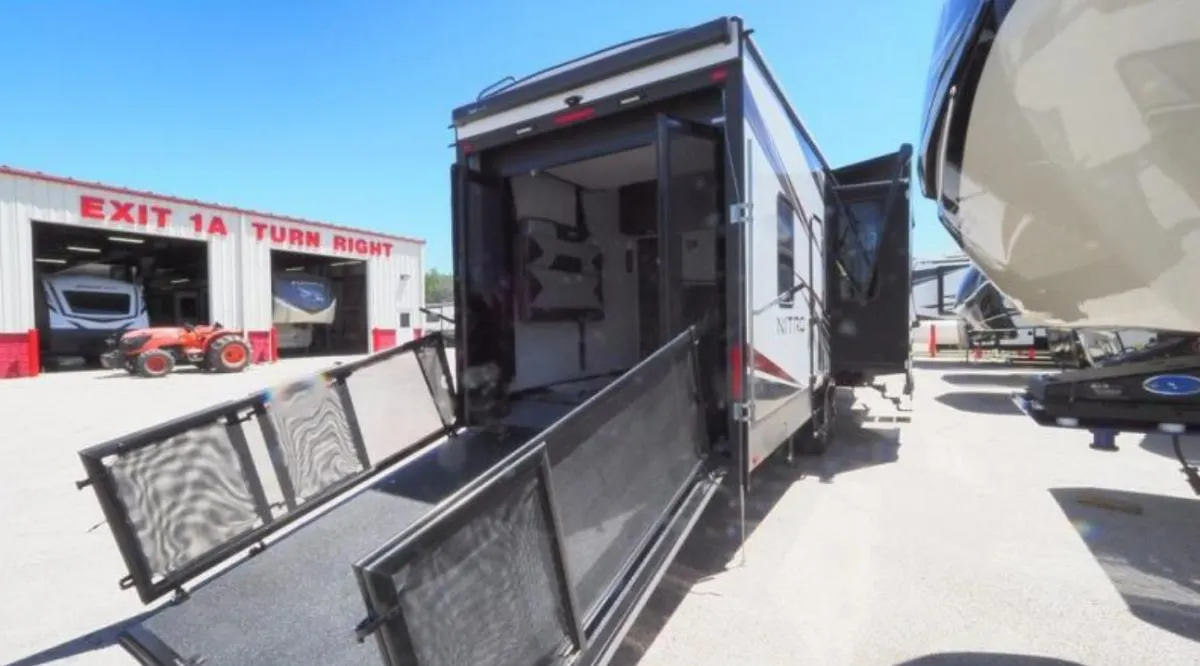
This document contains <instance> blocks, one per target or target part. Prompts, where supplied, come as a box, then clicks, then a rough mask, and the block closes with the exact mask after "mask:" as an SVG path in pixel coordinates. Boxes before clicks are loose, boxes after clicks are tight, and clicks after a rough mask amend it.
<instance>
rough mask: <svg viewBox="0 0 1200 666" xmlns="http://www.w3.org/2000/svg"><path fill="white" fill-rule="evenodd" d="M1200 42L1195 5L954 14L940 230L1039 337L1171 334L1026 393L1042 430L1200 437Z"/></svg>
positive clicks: (944, 76) (1073, 3)
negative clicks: (1046, 331) (1039, 327)
mask: <svg viewBox="0 0 1200 666" xmlns="http://www.w3.org/2000/svg"><path fill="white" fill-rule="evenodd" d="M1197 44H1200V3H1196V2H1193V1H1190V0H1070V1H1068V0H947V2H945V5H944V9H943V14H942V18H941V25H940V26H939V28H938V31H937V37H936V45H937V46H936V47H935V51H934V56H933V60H932V62H931V64H930V77H929V81H928V84H927V94H926V100H925V108H924V119H923V123H922V132H921V142H920V143H921V148H920V160H919V164H918V169H917V172H918V175H919V179H920V182H921V190H922V193H923V194H924V195H925V196H926V197H929V198H931V199H934V200H935V201H936V202H937V204H938V209H939V216H938V217H939V219H940V220H941V221H942V223H943V224H944V225H945V226H946V229H947V230H948V231H949V233H950V234H951V236H952V237H953V238H954V239H955V240H956V241H957V242H958V244H959V245H960V246H961V247H962V248H963V250H964V251H965V252H966V253H967V254H968V255H969V256H970V257H971V259H972V261H974V263H975V265H977V266H978V267H979V268H980V269H982V270H983V272H984V273H985V274H986V275H987V277H988V278H989V279H990V280H991V281H992V282H994V283H995V286H996V287H997V288H998V289H999V291H1000V292H1002V293H1003V294H1005V295H1006V296H1008V297H1010V298H1011V299H1012V300H1013V302H1014V303H1015V305H1016V306H1017V307H1018V308H1019V309H1020V311H1021V312H1023V313H1024V314H1025V315H1026V316H1028V317H1030V318H1031V319H1034V320H1035V321H1037V322H1038V323H1043V324H1049V325H1056V326H1062V327H1071V328H1075V329H1099V330H1120V331H1122V332H1123V331H1125V330H1128V329H1141V330H1151V331H1158V332H1161V333H1162V334H1161V335H1159V336H1158V338H1159V340H1158V342H1156V343H1155V344H1152V345H1150V346H1149V347H1148V348H1147V349H1144V350H1141V351H1139V352H1138V353H1136V354H1128V355H1121V356H1120V359H1119V361H1120V362H1110V363H1107V364H1106V365H1104V366H1103V367H1098V368H1091V369H1086V370H1078V371H1070V372H1065V373H1062V374H1061V375H1055V376H1040V377H1037V378H1035V379H1033V380H1031V382H1030V386H1029V390H1028V391H1027V392H1026V393H1025V394H1023V395H1021V396H1018V397H1017V402H1018V405H1020V406H1021V407H1022V408H1023V409H1025V410H1026V412H1027V413H1029V414H1030V415H1031V416H1032V417H1033V418H1034V419H1035V420H1037V421H1038V422H1039V423H1042V424H1045V425H1057V426H1064V427H1082V428H1090V429H1093V430H1109V431H1112V430H1134V431H1166V432H1170V433H1173V434H1178V433H1182V432H1200V299H1198V298H1197V297H1196V285H1197V284H1200V244H1198V243H1197V242H1196V241H1195V238H1196V236H1197V233H1196V232H1197V229H1198V228H1200V227H1198V226H1197V220H1200V158H1198V157H1197V156H1198V155H1200V143H1198V142H1197V137H1198V136H1200V133H1197V131H1196V129H1197V128H1196V109H1197V107H1198V105H1200V92H1198V91H1200V68H1197V67H1196V66H1195V63H1196V60H1197V56H1198V54H1200V51H1198V50H1197ZM1031 45H1036V46H1035V47H1031ZM1184 466H1185V469H1188V470H1192V472H1190V473H1189V478H1190V479H1192V480H1193V482H1194V486H1195V487H1196V488H1197V492H1200V473H1196V472H1195V470H1193V468H1192V466H1190V465H1188V464H1187V463H1186V462H1185V463H1184Z"/></svg>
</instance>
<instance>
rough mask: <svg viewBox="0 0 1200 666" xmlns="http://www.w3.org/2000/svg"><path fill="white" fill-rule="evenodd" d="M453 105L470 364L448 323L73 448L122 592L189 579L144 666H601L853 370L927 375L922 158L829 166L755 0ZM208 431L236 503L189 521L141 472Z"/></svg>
mask: <svg viewBox="0 0 1200 666" xmlns="http://www.w3.org/2000/svg"><path fill="white" fill-rule="evenodd" d="M453 120H454V127H455V130H456V134H457V137H456V139H457V140H456V146H457V159H456V162H455V164H454V165H453V167H452V169H451V177H452V179H453V188H452V189H453V235H454V249H455V278H456V279H455V284H456V293H455V303H454V305H455V308H454V318H455V334H456V337H457V342H458V344H457V353H456V368H455V370H454V372H453V373H451V372H450V371H449V370H448V368H446V367H445V366H446V354H445V353H444V348H443V347H442V344H443V343H442V338H441V336H440V334H437V333H434V334H431V335H428V336H425V337H423V338H421V339H419V340H415V341H413V342H410V343H408V344H406V345H402V346H400V347H398V348H395V349H392V350H387V351H383V352H379V353H377V354H374V355H372V356H369V357H367V358H366V359H363V360H359V361H354V362H351V363H346V364H343V365H340V366H337V367H335V368H332V369H330V370H329V371H327V372H326V373H323V374H322V376H321V377H322V379H321V381H317V382H313V381H307V382H299V383H297V385H296V386H294V387H280V388H276V389H274V390H272V391H271V392H269V393H263V394H256V395H254V396H250V397H249V398H246V399H244V400H242V401H235V402H230V403H226V404H223V405H219V406H217V407H214V408H212V409H211V410H208V411H207V412H205V413H203V414H199V415H192V416H190V417H187V418H186V419H182V420H179V421H175V422H172V423H171V424H167V425H165V426H161V427H158V428H156V429H151V430H149V431H145V432H143V433H138V434H135V435H132V436H127V437H124V438H122V439H121V440H120V441H119V442H114V443H110V444H105V445H100V446H98V447H95V448H93V449H89V450H87V451H84V452H83V453H82V456H83V460H84V464H85V467H86V468H87V470H88V479H87V481H85V482H83V483H85V484H88V485H90V486H92V487H93V488H94V489H95V491H96V493H97V495H98V497H99V498H100V501H101V505H102V507H104V509H105V513H106V516H107V517H108V524H109V525H110V526H111V527H112V528H113V531H114V535H115V536H116V539H117V542H118V544H119V545H120V547H121V550H122V553H123V555H124V556H125V560H126V562H127V563H128V564H129V572H130V575H129V578H128V579H127V584H128V585H129V586H132V587H134V588H136V589H137V590H138V591H139V593H140V595H141V597H142V598H143V599H144V600H146V601H149V600H153V599H155V598H157V597H159V596H162V595H165V594H169V593H171V592H172V591H175V592H176V595H177V597H178V602H177V603H175V604H172V605H170V606H166V607H164V608H163V609H161V610H158V611H156V612H155V613H153V614H152V615H151V616H150V617H148V618H147V619H144V620H141V621H140V622H138V623H137V624H136V626H134V627H132V628H130V629H128V630H126V631H125V632H124V637H123V641H124V642H125V644H126V645H127V646H128V647H129V649H130V650H133V651H134V652H136V653H137V654H138V655H139V656H141V657H142V658H143V659H144V660H145V661H147V662H148V663H160V664H161V663H179V662H178V660H179V659H180V658H182V659H184V660H186V659H194V660H203V661H204V663H206V664H212V665H213V666H217V665H219V664H235V663H247V662H253V663H257V664H269V663H321V664H360V663H372V662H374V663H377V660H378V658H379V655H382V657H383V660H384V662H385V663H388V664H414V663H419V664H430V665H433V664H455V665H457V664H472V665H478V666H487V665H497V666H501V665H503V666H518V665H520V666H525V665H527V664H539V663H545V664H550V663H555V664H557V663H563V664H567V663H570V664H585V665H586V664H602V663H605V662H606V661H607V660H608V659H609V658H610V657H611V656H612V654H613V652H614V650H615V649H616V647H617V646H618V645H619V644H620V642H621V639H622V636H623V635H624V634H625V632H626V631H627V630H628V629H629V627H630V625H631V623H632V622H633V620H634V619H635V618H636V616H637V614H638V611H639V609H640V608H641V607H642V605H643V604H644V603H645V602H646V600H647V598H648V597H649V594H650V593H651V592H652V591H653V589H654V587H655V585H656V583H657V581H658V580H659V579H660V577H661V576H662V575H663V573H664V572H665V570H666V567H667V566H668V565H669V564H670V562H671V560H672V558H673V557H674V554H675V552H676V551H677V550H678V548H679V547H680V546H681V545H682V543H683V540H684V538H685V537H686V536H687V535H688V533H689V532H690V531H691V529H692V526H693V525H694V524H695V523H696V521H697V520H698V518H699V516H700V512H701V511H702V510H703V509H704V507H705V505H706V504H707V503H708V502H709V500H710V499H711V498H712V497H713V496H714V495H715V494H716V492H717V490H718V487H719V486H720V485H721V483H722V481H723V480H725V479H729V480H731V486H732V487H733V488H734V489H735V492H737V491H739V490H740V491H741V493H742V494H743V498H744V493H745V492H746V488H747V486H748V485H749V483H750V480H751V474H752V471H753V470H754V469H755V468H756V467H757V466H759V465H761V464H763V463H764V462H765V461H766V460H767V459H768V458H769V457H770V456H772V454H773V453H774V452H775V451H777V450H779V449H785V450H788V451H790V450H791V449H792V447H796V446H805V447H808V448H811V449H813V450H820V449H821V448H822V446H823V445H822V444H821V441H822V439H823V437H824V436H825V435H826V434H827V433H828V426H829V421H830V419H831V416H832V415H831V408H830V403H831V398H832V395H831V393H832V391H833V387H834V386H835V381H836V380H837V379H838V378H839V377H843V378H846V379H847V380H850V379H858V380H861V379H863V378H868V377H871V376H874V375H877V374H892V373H903V372H905V371H906V370H907V368H908V361H909V337H908V336H909V335H910V329H909V320H910V313H909V310H908V301H909V286H910V285H909V273H910V265H911V263H910V249H909V230H910V226H911V218H910V215H909V202H908V200H907V196H906V189H907V187H906V182H907V176H906V173H907V169H908V164H907V161H908V154H909V151H908V150H907V148H905V147H902V149H901V150H900V151H899V152H898V153H896V154H894V155H888V156H884V157H881V158H877V159H873V160H867V161H864V162H859V163H857V164H854V165H851V166H850V167H846V168H841V169H833V168H830V167H829V166H828V164H827V163H826V161H825V160H824V158H823V157H822V156H821V153H820V151H819V150H818V149H817V147H816V145H815V144H814V143H813V142H812V140H811V138H810V137H809V135H808V132H807V131H806V130H805V128H804V126H803V124H802V123H801V122H800V119H799V117H798V116H797V115H796V113H795V111H794V109H793V108H792V107H791V105H790V104H789V103H788V101H787V100H786V98H785V97H784V96H783V94H782V92H781V91H780V88H779V85H778V82H777V81H776V79H775V78H774V76H773V75H772V74H771V72H770V70H769V69H768V68H767V65H766V62H765V61H764V60H763V58H762V56H761V54H760V53H759V52H758V49H757V47H756V46H755V45H754V42H753V40H752V39H751V38H750V36H749V33H748V32H747V31H746V30H745V28H744V26H743V25H742V22H741V20H740V19H736V18H721V19H718V20H715V21H711V22H709V23H705V24H703V25H700V26H696V27H694V28H690V29H684V30H678V31H673V32H668V33H663V34H658V35H653V36H651V37H647V38H643V39H640V40H635V41H633V42H629V43H626V44H622V45H619V46H616V47H612V48H609V49H606V50H604V51H601V52H599V53H595V54H592V55H589V56H586V57H584V58H581V59H579V60H576V61H572V62H570V63H566V64H564V65H561V66H558V67H555V68H552V69H550V70H547V71H544V72H541V73H539V74H536V75H533V76H531V77H528V78H526V79H523V80H521V81H515V82H511V83H508V84H506V85H505V86H503V87H498V88H493V89H491V90H489V91H487V93H486V94H485V95H482V96H481V98H480V99H479V100H477V101H476V102H474V103H472V104H469V105H467V106H465V107H462V108H460V109H457V110H456V111H454V114H453ZM868 352H869V353H868ZM414 359H415V362H414ZM397 363H401V364H411V365H412V367H413V368H414V369H418V370H419V372H420V374H421V377H422V378H418V379H417V380H416V381H417V382H418V383H421V385H422V387H423V388H422V389H421V390H422V391H425V390H427V391H428V393H429V395H430V396H431V397H430V400H431V401H432V402H433V403H434V404H435V405H436V413H437V416H438V419H437V422H436V423H433V422H431V423H429V424H428V427H427V428H424V429H425V430H427V432H420V433H419V434H420V436H419V437H414V438H413V439H415V440H416V442H415V443H411V444H410V442H409V441H406V439H405V435H404V433H406V432H409V431H411V430H413V429H414V428H417V426H414V425H413V423H414V422H415V421H416V420H417V418H416V415H415V414H416V413H415V397H413V396H415V394H411V393H410V394H403V393H402V388H401V384H403V382H404V380H403V375H402V374H398V373H397V372H395V371H390V374H388V373H384V374H382V375H377V376H380V377H382V380H384V381H386V382H387V384H386V385H383V386H379V385H372V384H371V383H370V380H369V377H371V376H372V375H371V373H373V372H376V368H381V367H382V368H397V367H404V366H403V365H400V366H397V365H395V364H397ZM451 374H453V376H454V379H453V381H451ZM356 384H359V385H364V386H366V387H368V388H364V389H363V390H362V393H355V392H354V390H353V388H354V386H355V385H356ZM404 390H407V389H404ZM413 390H415V389H413ZM320 392H325V394H328V395H329V396H332V397H329V400H328V402H327V403H321V404H324V405H327V406H326V407H319V406H316V407H315V406H314V403H313V402H312V401H311V400H308V399H305V398H304V396H306V395H309V394H313V393H320ZM402 395H408V396H409V398H407V399H409V400H411V401H412V402H411V404H410V403H406V402H403V401H401V400H400V398H401V397H402ZM371 400H377V401H382V404H383V407H382V408H381V409H382V416H381V417H379V414H376V416H377V417H379V418H382V419H383V425H380V424H379V423H378V422H376V424H375V425H374V426H372V425H371V423H372V422H373V421H375V419H373V418H372V416H371V414H372V412H373V410H372V409H370V408H369V406H368V404H369V402H370V401H371ZM293 401H295V404H296V405H297V406H296V407H295V409H294V410H293V409H292V408H291V407H290V404H291V403H292V402H293ZM328 405H333V406H328ZM389 419H390V420H389ZM318 420H319V421H321V423H323V424H325V427H321V428H318V427H317V424H316V422H317V421H318ZM248 423H255V424H257V425H258V431H260V432H261V439H262V441H263V446H264V447H265V448H267V449H268V452H269V453H270V455H267V454H263V455H261V456H255V455H253V454H252V453H248V452H247V451H246V450H247V448H249V447H250V445H248V444H247V438H246V437H245V436H244V430H243V428H246V427H249V426H245V425H243V424H248ZM201 427H207V428H209V429H210V431H212V430H215V431H219V432H222V433H231V434H229V436H228V437H227V439H228V440H229V442H230V443H229V444H228V445H227V447H226V448H224V449H221V454H222V455H220V456H218V455H215V454H214V455H213V456H211V457H212V458H213V459H214V460H216V459H219V460H221V461H225V463H226V465H227V466H230V467H233V468H235V469H236V472H237V473H232V472H231V473H228V474H224V475H218V474H216V473H215V472H213V474H212V476H213V477H214V478H217V477H219V478H220V479H222V480H223V481H224V482H223V483H222V484H217V483H213V484H209V485H211V486H212V488H210V490H212V491H214V493H215V491H217V490H221V491H222V493H223V494H222V497H223V498H224V499H225V500H226V501H224V502H223V503H222V506H223V507H231V508H228V510H224V511H222V512H212V511H210V512H209V513H207V514H204V515H206V516H208V515H214V516H215V517H214V518H212V519H209V520H208V521H207V522H205V523H204V529H203V530H200V529H174V528H175V527H178V526H176V525H172V524H171V522H172V519H174V518H175V517H178V519H179V520H184V519H186V518H187V517H188V516H189V515H193V514H194V512H193V511H191V509H197V507H189V506H183V505H184V504H186V503H188V502H201V501H202V500H203V499H204V498H205V497H208V496H210V495H206V494H205V493H204V492H203V490H204V489H203V488H200V487H193V488H189V489H188V490H187V492H167V491H166V489H165V488H163V489H162V492H161V493H160V494H158V495H154V496H153V497H148V496H150V495H153V493H154V492H157V491H155V487H154V485H153V484H148V483H146V482H145V481H146V480H145V479H143V478H141V477H142V476H146V475H151V474H153V471H154V468H155V465H153V464H151V461H152V459H153V458H154V457H155V456H160V457H161V456H167V457H169V456H170V453H169V446H179V447H183V448H184V449H186V454H187V455H188V456H191V457H192V458H195V457H197V456H198V455H199V452H198V451H197V450H196V447H197V446H200V444H199V442H200V441H201V440H199V439H195V440H191V441H188V440H187V439H186V437H184V436H183V435H181V434H180V433H181V432H187V431H189V430H195V429H197V428H201ZM417 429H418V430H422V428H417ZM315 433H324V434H323V435H321V436H320V437H317V436H316V435H315ZM372 433H374V434H372ZM376 435H377V436H378V439H376ZM339 438H341V439H339ZM215 439H216V438H215V437H210V439H209V440H205V441H209V442H210V443H209V444H208V446H210V447H212V446H215V444H213V443H211V442H213V441H215ZM334 440H338V441H342V440H344V443H342V444H337V443H336V442H335V441H334ZM168 441H169V442H172V444H170V445H169V446H163V445H162V443H163V442H168ZM222 441H224V440H222ZM156 443H158V444H156ZM317 449H319V451H317ZM184 453H185V451H182V450H181V451H180V453H179V455H184ZM255 460H269V461H271V463H270V465H257V464H256V463H255ZM314 461H319V463H315V462H314ZM170 468H171V469H173V467H170ZM264 479H265V480H264ZM161 481H162V483H163V484H165V485H170V483H172V482H173V481H172V480H171V479H170V478H162V479H161ZM176 481H178V480H176ZM356 484H357V485H356ZM276 486H278V487H279V488H280V489H281V490H280V493H281V494H282V496H283V499H282V501H281V502H277V503H276V505H277V506H276V507H273V506H272V504H270V503H268V496H269V494H270V493H268V492H267V491H265V490H264V488H271V487H276ZM231 489H232V490H231ZM335 498H337V499H336V501H337V506H336V507H335V508H333V509H332V510H330V511H328V512H325V513H321V514H320V515H319V516H317V517H315V518H314V519H313V520H311V521H309V522H307V523H305V524H303V525H300V526H298V527H297V528H296V529H295V530H294V531H293V532H291V533H289V534H287V535H286V536H284V537H282V538H278V539H275V540H272V541H271V542H270V543H269V544H268V545H266V546H265V548H264V547H261V546H259V545H258V544H262V543H264V542H265V541H266V539H265V537H266V535H273V534H277V533H278V531H279V529H280V527H281V526H283V525H289V524H295V523H296V522H297V517H299V516H305V515H310V514H312V513H313V512H314V511H315V510H317V508H318V507H321V506H323V505H327V504H332V503H334V501H335ZM235 499H236V500H237V501H234V500H235ZM215 502H216V500H215V499H213V500H211V501H210V502H209V504H208V505H205V506H209V507H211V506H212V505H213V503H215ZM163 505H166V506H163ZM148 514H154V515H155V516H158V517H160V518H161V520H153V519H150V518H149V516H148ZM247 547H254V551H255V552H256V553H257V554H256V555H254V557H253V558H250V559H248V560H247V561H245V562H241V563H239V564H237V565H236V566H231V567H228V568H227V569H226V570H224V571H223V572H222V573H220V574H219V575H217V576H215V577H213V578H212V579H211V580H209V581H207V582H205V583H204V584H202V585H199V586H189V589H187V590H185V591H182V592H181V591H180V590H181V589H182V587H183V586H184V585H185V584H187V583H188V582H189V581H191V580H193V579H194V578H195V577H196V576H198V575H199V574H200V573H202V572H204V571H206V570H208V569H211V568H212V567H214V566H216V564H217V563H220V562H223V561H227V560H228V559H229V558H230V557H232V556H233V554H234V553H235V552H240V551H242V550H245V549H246V548H247ZM364 604H365V607H366V610H365V612H364ZM356 637H357V638H358V641H356V640H355V638H356ZM173 660H175V661H173Z"/></svg>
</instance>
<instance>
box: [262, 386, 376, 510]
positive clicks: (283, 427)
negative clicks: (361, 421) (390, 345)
mask: <svg viewBox="0 0 1200 666" xmlns="http://www.w3.org/2000/svg"><path fill="white" fill-rule="evenodd" d="M269 396H270V398H269V402H268V403H267V414H268V416H269V418H270V419H271V421H272V423H273V424H274V425H275V431H276V433H277V436H278V438H279V452H280V454H281V457H282V459H283V463H284V467H285V469H286V470H287V474H288V477H289V479H290V481H291V484H292V489H293V491H294V493H295V497H296V499H297V500H298V501H304V500H306V499H309V498H311V497H313V496H315V495H318V494H320V493H321V491H323V490H325V489H326V488H328V487H330V486H332V485H334V484H335V483H337V482H339V481H341V480H343V479H346V478H349V477H351V476H353V475H355V474H357V473H359V472H361V471H363V470H364V469H366V465H365V464H363V461H362V460H360V459H359V457H358V454H357V452H356V449H355V442H354V434H353V432H352V431H351V429H350V424H349V422H348V421H347V418H346V408H345V406H344V405H343V404H342V400H341V398H340V397H339V396H338V394H337V391H336V390H335V388H334V385H333V383H332V382H331V381H329V379H328V378H327V377H325V376H321V375H318V376H315V377H312V378H309V379H306V380H304V381H299V382H294V383H292V384H288V385H286V386H283V387H281V388H278V389H275V390H272V391H271V392H270V393H269Z"/></svg>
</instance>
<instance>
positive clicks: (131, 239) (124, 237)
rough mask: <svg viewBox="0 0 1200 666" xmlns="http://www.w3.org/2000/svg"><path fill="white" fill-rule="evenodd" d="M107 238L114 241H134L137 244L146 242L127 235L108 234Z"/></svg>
mask: <svg viewBox="0 0 1200 666" xmlns="http://www.w3.org/2000/svg"><path fill="white" fill-rule="evenodd" d="M108 240H110V241H113V242H114V243H135V244H138V245H141V244H142V243H145V242H146V241H144V240H142V239H140V238H130V237H128V236H109V237H108Z"/></svg>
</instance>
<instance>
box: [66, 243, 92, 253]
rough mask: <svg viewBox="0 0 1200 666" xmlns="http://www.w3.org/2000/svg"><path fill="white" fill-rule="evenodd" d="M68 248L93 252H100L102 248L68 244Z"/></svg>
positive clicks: (75, 250) (74, 250) (73, 250)
mask: <svg viewBox="0 0 1200 666" xmlns="http://www.w3.org/2000/svg"><path fill="white" fill-rule="evenodd" d="M67 249H68V250H70V251H72V252H91V253H92V254H99V253H100V248H98V247H83V246H82V245H68V246H67Z"/></svg>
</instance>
